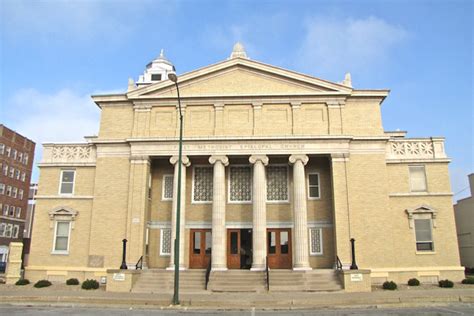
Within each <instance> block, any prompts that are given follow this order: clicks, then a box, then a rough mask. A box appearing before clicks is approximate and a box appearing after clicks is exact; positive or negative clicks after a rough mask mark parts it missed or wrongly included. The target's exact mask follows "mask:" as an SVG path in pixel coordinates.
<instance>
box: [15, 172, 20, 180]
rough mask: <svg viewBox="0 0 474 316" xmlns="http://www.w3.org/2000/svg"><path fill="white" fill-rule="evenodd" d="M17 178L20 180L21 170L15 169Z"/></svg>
mask: <svg viewBox="0 0 474 316" xmlns="http://www.w3.org/2000/svg"><path fill="white" fill-rule="evenodd" d="M15 179H17V180H20V170H18V169H16V170H15Z"/></svg>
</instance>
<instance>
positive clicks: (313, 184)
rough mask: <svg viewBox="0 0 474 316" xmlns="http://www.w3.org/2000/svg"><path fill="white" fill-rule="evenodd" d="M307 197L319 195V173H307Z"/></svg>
mask: <svg viewBox="0 0 474 316" xmlns="http://www.w3.org/2000/svg"><path fill="white" fill-rule="evenodd" d="M308 197H309V198H310V199H319V198H320V197H321V192H320V189H319V173H309V174H308Z"/></svg>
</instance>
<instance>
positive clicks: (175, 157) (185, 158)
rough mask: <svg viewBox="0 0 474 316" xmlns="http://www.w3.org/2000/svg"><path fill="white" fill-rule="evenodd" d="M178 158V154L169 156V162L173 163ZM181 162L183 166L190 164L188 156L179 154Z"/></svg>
mask: <svg viewBox="0 0 474 316" xmlns="http://www.w3.org/2000/svg"><path fill="white" fill-rule="evenodd" d="M178 160H179V157H178V156H171V158H170V163H171V164H172V165H175V164H176V163H177V162H178ZM181 163H182V164H183V165H184V166H185V167H189V166H190V165H191V162H190V161H189V158H188V156H181Z"/></svg>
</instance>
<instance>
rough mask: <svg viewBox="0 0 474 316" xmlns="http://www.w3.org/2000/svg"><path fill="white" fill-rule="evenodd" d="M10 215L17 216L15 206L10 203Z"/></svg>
mask: <svg viewBox="0 0 474 316" xmlns="http://www.w3.org/2000/svg"><path fill="white" fill-rule="evenodd" d="M8 216H12V217H13V216H15V207H14V206H13V205H10V212H8Z"/></svg>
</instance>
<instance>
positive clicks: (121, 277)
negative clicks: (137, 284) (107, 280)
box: [113, 273, 125, 281]
mask: <svg viewBox="0 0 474 316" xmlns="http://www.w3.org/2000/svg"><path fill="white" fill-rule="evenodd" d="M113 279H114V281H125V273H114V276H113Z"/></svg>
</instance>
